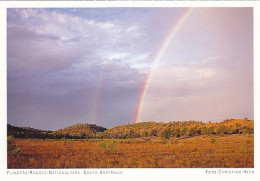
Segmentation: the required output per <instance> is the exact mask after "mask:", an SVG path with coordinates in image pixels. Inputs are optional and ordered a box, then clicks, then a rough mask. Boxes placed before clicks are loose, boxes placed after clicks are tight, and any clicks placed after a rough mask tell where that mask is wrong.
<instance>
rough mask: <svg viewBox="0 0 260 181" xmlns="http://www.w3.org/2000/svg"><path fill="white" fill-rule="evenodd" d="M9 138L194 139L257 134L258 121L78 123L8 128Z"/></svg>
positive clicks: (245, 119) (9, 126)
mask: <svg viewBox="0 0 260 181" xmlns="http://www.w3.org/2000/svg"><path fill="white" fill-rule="evenodd" d="M7 128H8V129H7V132H8V136H13V137H15V138H37V139H91V138H92V139H109V138H113V139H128V138H141V137H142V138H143V137H148V136H159V137H161V138H162V139H165V140H168V139H169V138H170V137H176V138H180V137H192V136H198V135H221V134H243V133H249V134H252V133H254V122H253V121H252V120H248V119H247V118H244V119H226V120H224V121H223V122H220V123H211V122H209V123H202V122H196V121H185V122H180V121H179V122H168V123H156V122H142V123H136V124H128V125H124V126H116V127H114V128H111V129H106V128H104V127H101V126H97V125H95V124H76V125H73V126H70V127H67V128H64V129H60V130H57V131H43V130H38V129H33V128H19V127H15V126H11V125H8V126H7Z"/></svg>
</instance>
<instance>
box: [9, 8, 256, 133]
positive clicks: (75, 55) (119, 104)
mask: <svg viewBox="0 0 260 181" xmlns="http://www.w3.org/2000/svg"><path fill="white" fill-rule="evenodd" d="M7 26H8V28H7V94H8V95H7V102H8V103H7V119H8V120H7V123H8V124H11V125H17V126H18V127H24V125H27V126H26V127H28V126H29V127H32V128H37V129H42V130H55V129H57V128H64V127H68V126H70V125H75V124H78V123H79V122H82V120H86V121H83V122H84V123H85V124H96V125H102V126H104V127H106V128H112V127H114V126H116V125H125V124H128V123H130V124H133V123H134V122H138V123H139V122H150V121H146V120H157V121H155V122H164V123H165V121H164V120H172V121H171V122H174V121H178V120H201V121H202V122H205V123H206V122H208V121H211V122H216V121H219V120H221V121H223V120H224V119H227V118H228V117H239V118H240V119H243V118H245V117H247V118H248V119H249V120H254V95H253V88H254V86H253V63H254V62H253V8H237V7H236V8H192V10H191V8H66V9H64V8H32V9H30V8H9V9H8V10H7ZM245 27H247V28H245ZM77 120H79V121H77Z"/></svg>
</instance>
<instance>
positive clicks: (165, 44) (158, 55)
mask: <svg viewBox="0 0 260 181" xmlns="http://www.w3.org/2000/svg"><path fill="white" fill-rule="evenodd" d="M192 12H193V8H188V9H187V10H186V11H184V13H183V14H182V16H181V17H180V18H179V20H178V21H177V23H176V24H174V26H173V27H172V28H171V31H170V32H169V34H168V35H167V36H166V38H165V39H164V41H163V43H162V44H161V46H160V48H159V50H158V51H157V53H156V54H155V56H154V59H153V61H152V66H151V68H150V70H149V71H148V73H147V74H146V77H145V81H144V84H143V85H142V88H141V91H140V95H139V99H138V104H137V106H136V110H135V115H134V123H137V122H138V121H139V119H140V115H141V112H142V108H143V103H144V99H145V95H146V94H145V93H146V92H147V89H148V86H149V83H150V81H151V77H152V74H153V71H154V67H155V65H156V63H157V62H158V61H159V60H160V59H161V57H162V56H163V54H164V52H165V50H166V49H167V47H168V46H169V44H170V42H171V40H172V39H173V38H174V36H175V35H176V33H177V32H178V30H179V29H180V28H181V27H182V25H183V23H184V22H185V21H186V20H187V19H188V17H189V16H190V15H191V13H192Z"/></svg>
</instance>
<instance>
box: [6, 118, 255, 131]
mask: <svg viewBox="0 0 260 181" xmlns="http://www.w3.org/2000/svg"><path fill="white" fill-rule="evenodd" d="M245 119H246V118H229V119H224V120H221V121H210V120H209V121H205V122H203V121H199V120H183V121H161V122H157V121H143V122H138V123H134V122H133V123H125V124H119V125H115V126H113V127H105V126H103V125H99V124H95V123H87V122H86V123H83V122H78V123H75V124H73V125H68V126H65V127H63V128H58V129H53V130H49V129H39V128H37V127H30V126H17V125H13V124H9V123H7V125H10V126H14V127H19V128H32V129H37V130H41V131H57V130H60V129H65V128H68V127H71V126H74V125H80V124H83V125H85V124H88V125H96V126H100V127H103V128H106V129H112V128H114V127H117V126H127V125H133V124H142V123H163V124H167V123H173V122H198V123H200V122H201V123H204V124H207V123H217V124H218V123H223V122H224V121H225V120H229V121H231V120H245ZM248 121H254V119H248Z"/></svg>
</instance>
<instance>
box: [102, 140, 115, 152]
mask: <svg viewBox="0 0 260 181" xmlns="http://www.w3.org/2000/svg"><path fill="white" fill-rule="evenodd" d="M98 146H99V148H101V150H102V151H104V152H105V153H109V154H110V153H115V152H116V151H117V150H116V146H117V143H116V141H115V140H104V141H101V142H99V143H98Z"/></svg>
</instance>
